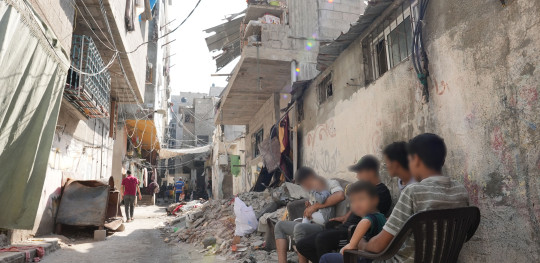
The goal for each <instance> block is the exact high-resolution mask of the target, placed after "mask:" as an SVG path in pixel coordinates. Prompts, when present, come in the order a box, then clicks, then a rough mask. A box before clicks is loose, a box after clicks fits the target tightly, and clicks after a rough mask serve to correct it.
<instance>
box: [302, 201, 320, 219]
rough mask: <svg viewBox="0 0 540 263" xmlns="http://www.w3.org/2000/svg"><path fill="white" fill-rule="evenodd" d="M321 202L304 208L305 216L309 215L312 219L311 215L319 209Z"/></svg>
mask: <svg viewBox="0 0 540 263" xmlns="http://www.w3.org/2000/svg"><path fill="white" fill-rule="evenodd" d="M318 205H319V203H315V204H312V205H310V206H308V207H306V209H305V210H304V217H307V218H308V219H311V215H312V214H313V213H315V212H317V211H319V206H318Z"/></svg>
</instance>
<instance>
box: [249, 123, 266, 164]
mask: <svg viewBox="0 0 540 263" xmlns="http://www.w3.org/2000/svg"><path fill="white" fill-rule="evenodd" d="M263 135H264V133H263V129H262V128H261V129H260V130H258V131H257V132H256V133H254V134H253V135H252V140H251V142H252V143H251V144H252V146H253V158H255V157H257V156H259V155H260V154H261V151H260V150H259V145H260V144H261V143H262V141H263Z"/></svg>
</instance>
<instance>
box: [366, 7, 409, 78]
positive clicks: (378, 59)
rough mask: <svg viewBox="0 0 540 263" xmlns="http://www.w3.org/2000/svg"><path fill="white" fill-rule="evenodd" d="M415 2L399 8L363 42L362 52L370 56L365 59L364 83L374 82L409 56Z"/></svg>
mask: <svg viewBox="0 0 540 263" xmlns="http://www.w3.org/2000/svg"><path fill="white" fill-rule="evenodd" d="M415 9H416V2H415V3H413V4H412V5H408V4H407V2H405V3H404V4H403V5H402V6H401V7H398V8H397V10H396V11H395V12H394V13H393V14H392V15H390V16H389V17H387V19H385V20H384V21H389V22H384V23H382V24H380V25H379V26H378V27H377V28H376V29H374V30H373V32H371V34H370V35H369V36H368V37H367V38H366V39H365V40H364V45H363V46H364V52H366V54H370V55H369V56H367V58H366V59H365V61H364V63H365V64H366V65H365V66H366V68H367V69H368V70H366V81H367V82H370V81H371V80H375V79H377V78H379V77H380V76H381V75H383V74H384V73H385V72H387V71H388V70H389V69H391V68H393V67H395V66H397V65H398V64H399V63H400V62H402V61H403V60H405V59H407V58H408V57H409V55H410V54H411V49H412V38H413V32H412V28H413V20H414V14H415Z"/></svg>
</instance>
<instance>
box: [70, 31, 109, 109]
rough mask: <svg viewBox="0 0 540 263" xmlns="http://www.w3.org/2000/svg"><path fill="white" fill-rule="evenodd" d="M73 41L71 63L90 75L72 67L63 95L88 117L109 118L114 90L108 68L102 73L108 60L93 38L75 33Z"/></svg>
mask: <svg viewBox="0 0 540 263" xmlns="http://www.w3.org/2000/svg"><path fill="white" fill-rule="evenodd" d="M72 42H73V43H72V48H71V65H72V66H73V67H74V68H77V69H79V70H80V71H83V72H87V73H90V75H81V74H79V73H78V72H76V71H72V70H71V69H70V70H69V73H68V77H67V81H66V86H65V88H64V98H66V99H67V100H68V101H69V102H70V103H71V104H72V105H73V106H75V108H77V109H78V110H79V111H80V112H81V113H82V114H84V116H86V117H87V118H106V117H108V116H109V103H110V98H109V93H110V89H111V76H110V74H109V71H107V70H105V71H103V72H100V71H101V69H102V68H103V67H105V63H103V60H102V59H101V55H100V54H99V52H98V50H97V48H96V45H95V43H94V41H93V40H92V38H90V37H88V36H80V35H73V40H72ZM94 74H95V75H94Z"/></svg>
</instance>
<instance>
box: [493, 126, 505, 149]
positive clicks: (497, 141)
mask: <svg viewBox="0 0 540 263" xmlns="http://www.w3.org/2000/svg"><path fill="white" fill-rule="evenodd" d="M503 147H504V139H503V135H502V132H501V128H500V127H495V129H494V130H493V138H492V140H491V148H492V149H493V150H494V151H496V152H501V151H502V150H503Z"/></svg>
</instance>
